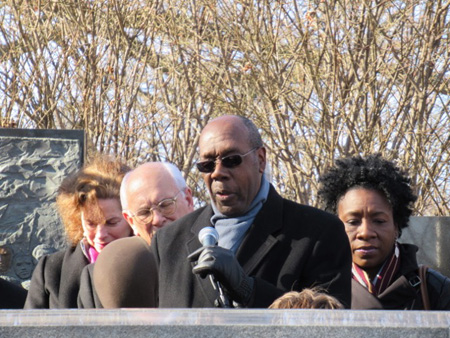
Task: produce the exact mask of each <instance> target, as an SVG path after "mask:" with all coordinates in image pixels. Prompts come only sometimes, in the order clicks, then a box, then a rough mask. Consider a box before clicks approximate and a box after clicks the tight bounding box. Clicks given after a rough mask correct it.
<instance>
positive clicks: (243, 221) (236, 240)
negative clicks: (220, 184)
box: [211, 175, 270, 253]
mask: <svg viewBox="0 0 450 338" xmlns="http://www.w3.org/2000/svg"><path fill="white" fill-rule="evenodd" d="M269 187H270V184H269V182H268V181H267V179H266V178H265V176H264V175H263V176H262V179H261V187H260V188H259V192H258V194H257V195H256V196H255V198H254V199H253V201H252V203H251V204H250V207H249V209H248V210H247V212H246V213H245V214H244V215H242V216H239V217H227V216H225V215H223V214H221V213H220V212H219V211H218V210H217V208H216V206H215V205H214V202H213V201H212V200H211V206H212V208H213V210H214V215H213V216H212V217H211V224H212V225H213V226H214V227H215V228H216V230H217V232H218V233H219V243H218V245H219V246H221V247H223V248H226V249H230V250H231V251H233V252H234V253H236V251H237V249H238V248H239V246H240V245H241V243H242V240H243V239H244V235H245V234H246V232H247V230H248V229H249V228H250V225H252V223H253V220H254V219H255V217H256V215H257V214H258V212H259V210H261V208H262V206H263V203H264V202H265V201H266V200H267V195H268V194H269Z"/></svg>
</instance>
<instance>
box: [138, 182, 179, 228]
mask: <svg viewBox="0 0 450 338" xmlns="http://www.w3.org/2000/svg"><path fill="white" fill-rule="evenodd" d="M181 192H182V190H180V191H179V192H178V193H177V194H176V195H175V196H174V197H173V198H166V199H163V200H162V201H160V202H159V203H158V204H157V205H155V206H152V207H151V208H142V209H139V210H138V211H136V213H135V214H133V213H132V212H130V214H131V217H135V218H136V219H137V220H138V221H139V222H141V223H151V221H152V220H153V215H154V211H155V210H158V212H159V213H160V214H161V215H163V216H164V217H167V216H170V215H172V214H173V213H174V212H175V210H177V198H178V195H179V194H180V193H181Z"/></svg>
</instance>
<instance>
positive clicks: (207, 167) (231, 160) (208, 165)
mask: <svg viewBox="0 0 450 338" xmlns="http://www.w3.org/2000/svg"><path fill="white" fill-rule="evenodd" d="M259 148H260V147H256V148H253V149H251V150H249V151H248V152H246V153H245V154H233V155H228V156H224V157H217V158H216V159H214V160H206V161H200V162H197V163H196V164H195V165H196V166H197V169H198V171H200V172H202V173H212V172H213V171H214V169H215V168H216V162H217V161H220V162H221V163H222V165H223V166H224V167H225V168H235V167H237V166H238V165H240V164H241V163H242V158H243V157H244V156H247V155H248V154H250V153H251V152H253V151H255V150H257V149H259Z"/></svg>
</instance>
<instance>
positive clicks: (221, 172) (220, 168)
mask: <svg viewBox="0 0 450 338" xmlns="http://www.w3.org/2000/svg"><path fill="white" fill-rule="evenodd" d="M227 170H228V169H227V168H226V167H225V166H224V165H223V164H222V161H221V160H219V159H218V160H216V166H215V167H214V171H213V172H212V173H211V178H212V179H221V178H224V177H226V176H227V175H228V171H227Z"/></svg>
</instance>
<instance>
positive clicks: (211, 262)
mask: <svg viewBox="0 0 450 338" xmlns="http://www.w3.org/2000/svg"><path fill="white" fill-rule="evenodd" d="M188 260H189V261H190V262H195V261H197V265H195V267H194V268H193V269H192V272H193V273H195V274H198V275H200V277H202V278H205V277H206V276H207V275H209V274H212V275H214V276H215V277H216V279H217V280H218V281H219V282H220V283H221V284H222V286H223V287H224V289H225V292H227V293H228V294H229V296H230V297H231V298H232V299H233V300H234V301H236V302H238V303H240V304H242V305H244V306H245V305H247V303H248V302H249V300H250V297H251V295H252V291H253V284H254V280H253V278H252V277H249V276H247V275H246V274H245V272H244V270H243V269H242V267H241V265H240V264H239V262H238V261H237V259H236V257H235V256H234V254H233V252H232V251H230V250H228V249H225V248H222V247H220V246H204V247H201V248H200V249H198V250H196V251H195V252H193V253H191V254H190V255H189V256H188Z"/></svg>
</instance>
